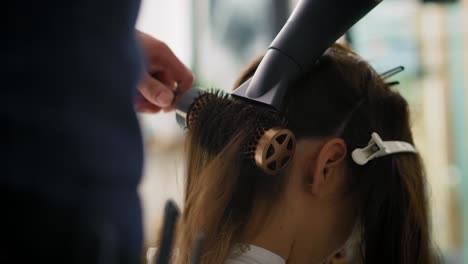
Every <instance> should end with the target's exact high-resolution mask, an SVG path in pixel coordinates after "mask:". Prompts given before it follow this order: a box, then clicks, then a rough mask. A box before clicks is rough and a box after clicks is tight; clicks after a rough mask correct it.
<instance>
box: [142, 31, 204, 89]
mask: <svg viewBox="0 0 468 264" xmlns="http://www.w3.org/2000/svg"><path fill="white" fill-rule="evenodd" d="M137 35H138V38H139V40H140V44H141V46H142V48H143V51H144V52H145V55H146V59H147V63H148V71H149V72H151V73H154V72H165V73H167V74H170V75H171V76H172V77H173V79H174V80H175V81H176V82H177V83H178V89H179V91H180V92H185V91H187V90H188V89H189V88H190V87H191V86H192V84H193V81H194V79H195V78H194V76H193V74H192V72H191V71H190V70H189V69H188V68H187V67H185V65H184V64H183V63H182V62H181V61H180V60H179V59H178V58H177V57H176V55H175V54H174V53H173V52H172V50H171V49H170V48H169V46H167V45H166V44H165V43H164V42H162V41H160V40H157V39H155V38H153V37H151V36H150V35H148V34H145V33H143V32H138V34H137Z"/></svg>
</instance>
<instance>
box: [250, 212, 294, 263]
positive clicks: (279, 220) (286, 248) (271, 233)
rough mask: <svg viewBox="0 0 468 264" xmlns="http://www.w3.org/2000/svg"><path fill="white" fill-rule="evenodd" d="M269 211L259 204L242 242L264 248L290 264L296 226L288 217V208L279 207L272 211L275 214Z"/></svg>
mask: <svg viewBox="0 0 468 264" xmlns="http://www.w3.org/2000/svg"><path fill="white" fill-rule="evenodd" d="M269 209H270V208H268V207H266V206H263V205H262V204H261V203H259V204H257V206H256V207H255V210H254V212H255V213H254V214H253V216H252V217H251V218H250V221H249V222H248V224H247V225H246V227H245V230H246V231H245V233H244V235H243V236H242V238H243V239H242V242H245V243H248V244H252V245H255V246H258V247H262V248H264V249H266V250H269V251H271V252H273V253H275V254H277V255H278V256H280V257H282V258H283V259H285V260H287V261H288V262H290V261H289V260H290V259H291V257H292V254H291V253H292V252H293V248H294V241H295V233H296V232H295V229H294V227H295V225H292V224H291V219H290V218H288V217H287V216H288V215H289V214H288V213H287V212H288V208H285V207H284V206H279V207H277V208H274V210H272V211H273V213H271V211H270V210H269ZM280 212H281V213H280ZM252 231H253V232H252Z"/></svg>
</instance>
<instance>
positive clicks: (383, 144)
mask: <svg viewBox="0 0 468 264" xmlns="http://www.w3.org/2000/svg"><path fill="white" fill-rule="evenodd" d="M404 152H410V153H417V151H416V149H415V148H414V147H413V145H411V144H410V143H408V142H404V141H383V140H382V138H380V136H379V134H377V133H375V132H374V133H372V136H371V140H370V141H369V143H368V144H367V146H366V147H365V148H357V149H355V150H353V152H352V153H351V156H352V158H353V160H354V162H356V163H357V164H359V165H365V164H366V163H367V162H369V161H371V160H373V159H375V158H379V157H384V156H388V155H392V154H397V153H404Z"/></svg>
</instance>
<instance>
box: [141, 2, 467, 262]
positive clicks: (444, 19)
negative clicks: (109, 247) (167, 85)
mask: <svg viewBox="0 0 468 264" xmlns="http://www.w3.org/2000/svg"><path fill="white" fill-rule="evenodd" d="M296 4H297V1H295V0H255V1H251V0H172V1H163V0H144V1H143V2H142V7H141V9H140V14H139V19H138V22H137V28H138V29H140V30H142V31H144V32H147V33H149V34H151V35H154V36H158V38H159V39H161V40H163V41H164V42H166V43H167V44H168V45H169V46H170V47H172V49H173V51H174V53H175V54H177V55H178V56H179V58H180V59H181V60H182V61H183V62H184V63H185V64H186V65H189V67H190V68H191V69H192V70H193V72H194V74H195V76H196V86H198V87H201V88H203V89H207V88H209V89H220V90H224V91H229V90H230V89H231V86H232V83H233V82H234V81H235V79H236V77H237V76H238V74H239V72H240V71H241V70H242V68H243V67H244V66H245V65H246V64H247V63H249V61H251V59H252V58H254V57H256V56H258V55H260V54H261V53H262V52H263V51H264V50H265V49H266V48H267V47H268V45H269V43H270V42H271V41H272V40H273V38H274V36H275V35H276V34H277V33H278V31H279V30H280V29H281V27H282V26H283V24H284V22H285V21H286V19H287V18H288V17H289V15H290V12H291V11H292V9H293V8H294V6H295V5H296ZM340 41H342V42H346V43H348V44H349V45H351V46H352V48H353V49H354V50H355V51H356V52H357V53H358V54H360V55H361V56H362V57H364V59H366V60H368V61H369V62H370V63H371V65H372V66H373V67H374V68H375V69H376V70H377V71H378V72H384V71H385V70H388V69H391V68H394V67H396V66H400V65H401V66H404V67H405V70H404V71H403V72H401V73H399V74H398V78H397V79H398V81H399V82H400V85H398V88H397V89H398V90H399V92H400V93H401V94H402V95H403V96H404V97H405V98H406V99H407V100H408V102H409V104H410V111H411V115H412V120H411V123H412V130H413V134H414V138H415V143H416V146H417V148H418V150H419V152H420V153H421V155H422V158H423V160H424V164H425V169H426V172H427V177H428V194H429V205H430V212H431V227H432V229H431V231H432V236H433V238H434V240H435V244H436V245H437V248H438V250H439V251H440V254H441V255H442V257H443V260H444V263H453V264H455V263H458V264H462V263H468V137H467V136H468V106H467V103H468V77H467V76H468V0H452V1H449V0H447V1H442V0H439V1H437V0H385V1H383V2H382V3H381V4H380V5H379V6H378V7H377V8H375V10H374V11H373V12H371V13H370V14H368V15H367V16H366V17H365V18H364V19H362V20H361V21H359V22H358V23H357V24H356V25H355V26H353V27H352V28H351V30H350V31H349V32H348V33H347V34H346V35H345V36H343V37H342V38H341V39H340ZM139 118H140V120H141V123H142V124H143V133H144V143H145V153H146V159H145V160H146V161H145V169H144V177H143V180H142V182H141V184H140V187H139V192H140V196H141V199H142V203H143V209H144V210H143V212H144V230H145V232H144V235H145V246H146V248H149V247H152V246H154V245H155V244H156V243H157V240H158V234H159V230H160V229H161V226H162V224H163V213H164V204H165V201H166V200H168V199H172V200H174V201H175V202H176V204H177V205H178V206H179V207H181V206H182V204H181V203H182V193H183V191H184V168H183V149H184V145H183V135H184V132H183V131H181V130H180V128H179V127H178V125H177V123H176V120H175V116H174V113H172V112H171V113H164V114H159V115H148V114H140V115H139Z"/></svg>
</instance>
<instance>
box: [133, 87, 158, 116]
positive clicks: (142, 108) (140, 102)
mask: <svg viewBox="0 0 468 264" xmlns="http://www.w3.org/2000/svg"><path fill="white" fill-rule="evenodd" d="M135 110H136V111H137V112H140V113H149V114H155V113H158V112H160V111H161V107H159V106H156V105H154V104H152V103H151V102H149V101H148V100H146V98H145V97H143V95H141V93H140V92H138V94H137V96H136V97H135Z"/></svg>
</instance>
